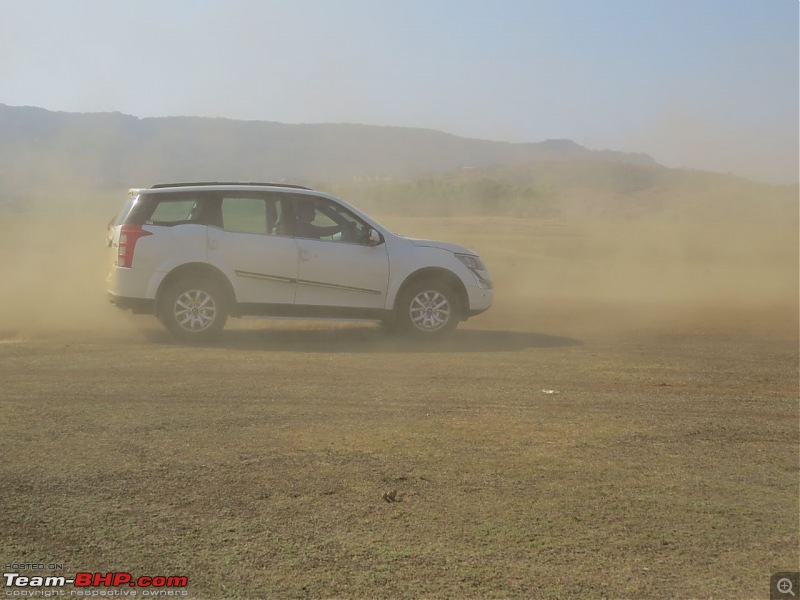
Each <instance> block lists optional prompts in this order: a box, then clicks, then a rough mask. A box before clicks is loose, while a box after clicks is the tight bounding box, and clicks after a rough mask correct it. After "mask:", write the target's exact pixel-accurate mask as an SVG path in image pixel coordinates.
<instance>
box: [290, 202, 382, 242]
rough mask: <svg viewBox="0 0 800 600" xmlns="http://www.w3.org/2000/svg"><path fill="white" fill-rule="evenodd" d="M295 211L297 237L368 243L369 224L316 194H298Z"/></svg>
mask: <svg viewBox="0 0 800 600" xmlns="http://www.w3.org/2000/svg"><path fill="white" fill-rule="evenodd" d="M294 212H295V236H297V237H301V238H308V239H314V240H324V241H329V242H347V243H351V244H363V243H366V235H367V231H368V230H369V227H368V226H367V224H366V223H364V222H363V221H361V219H359V218H358V217H356V216H355V215H353V214H352V213H351V212H350V211H348V210H346V209H345V208H344V207H342V206H339V205H338V204H336V203H335V202H331V201H329V200H327V199H325V198H318V197H315V196H298V197H297V198H296V199H295V201H294Z"/></svg>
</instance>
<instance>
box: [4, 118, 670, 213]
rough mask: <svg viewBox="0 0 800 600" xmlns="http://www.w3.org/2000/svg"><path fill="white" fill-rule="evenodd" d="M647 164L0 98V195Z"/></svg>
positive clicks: (403, 135) (571, 152) (386, 132)
mask: <svg viewBox="0 0 800 600" xmlns="http://www.w3.org/2000/svg"><path fill="white" fill-rule="evenodd" d="M543 160H549V161H553V160H556V161H573V160H581V161H599V162H602V163H624V164H631V165H641V166H648V165H651V166H653V165H655V162H654V161H653V159H652V158H650V157H649V156H646V155H644V154H630V153H622V152H613V151H593V150H588V149H586V148H584V147H582V146H580V145H578V144H576V143H574V142H571V141H569V140H548V141H544V142H540V143H530V144H512V143H504V142H492V141H486V140H476V139H467V138H462V137H458V136H455V135H449V134H446V133H442V132H439V131H433V130H428V129H410V128H403V127H377V126H367V125H353V124H338V125H334V124H320V125H287V124H281V123H272V122H264V121H234V120H229V119H212V118H199V117H165V118H146V119H140V118H137V117H133V116H130V115H124V114H121V113H64V112H51V111H48V110H45V109H42V108H35V107H13V106H6V105H3V104H0V195H1V196H2V198H0V202H2V201H3V198H4V199H5V202H6V203H8V202H13V203H18V202H25V201H26V200H27V199H29V198H31V197H40V196H42V195H43V194H44V195H45V196H47V195H48V194H52V190H54V189H59V188H61V189H64V188H68V189H72V190H76V189H81V190H85V189H91V190H116V189H127V188H128V187H133V186H146V185H150V184H153V183H157V182H168V181H197V180H200V181H209V180H236V181H291V182H317V181H339V182H353V181H362V182H363V181H367V182H368V181H387V180H402V179H408V178H414V177H419V176H422V175H425V174H433V173H438V172H447V171H454V170H457V169H461V168H466V169H469V168H485V167H490V166H495V165H508V164H522V163H529V162H531V161H543Z"/></svg>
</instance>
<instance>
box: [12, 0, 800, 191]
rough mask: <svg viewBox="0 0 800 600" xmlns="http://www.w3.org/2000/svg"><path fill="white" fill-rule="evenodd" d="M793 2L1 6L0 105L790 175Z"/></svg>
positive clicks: (239, 1)
mask: <svg viewBox="0 0 800 600" xmlns="http://www.w3.org/2000/svg"><path fill="white" fill-rule="evenodd" d="M799 87H800V84H799V83H798V0H602V1H601V0H253V1H245V0H72V1H69V0H52V1H44V0H0V103H4V104H10V105H14V106H16V105H33V106H41V107H44V108H47V109H50V110H63V111H79V112H89V111H92V112H94V111H121V112H124V113H128V114H132V115H136V116H139V117H149V116H169V115H197V116H215V117H228V118H232V119H254V120H265V121H280V122H284V123H320V122H337V123H339V122H351V123H367V124H373V125H400V126H409V127H425V128H432V129H439V130H443V131H447V132H449V133H454V134H457V135H462V136H466V137H477V138H485V139H492V140H505V141H525V142H535V141H541V140H544V139H551V138H569V139H572V140H574V141H576V142H578V143H579V144H582V145H584V146H587V147H589V148H593V149H602V148H610V149H614V150H629V151H640V152H646V153H648V154H650V155H652V156H653V157H654V158H655V159H656V160H658V161H659V162H661V163H662V164H665V165H668V166H688V167H695V168H703V169H710V170H715V171H723V172H727V171H730V172H733V173H737V174H741V175H745V176H748V177H752V178H755V179H760V180H767V181H775V182H797V180H798V89H799Z"/></svg>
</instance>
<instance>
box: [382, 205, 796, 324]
mask: <svg viewBox="0 0 800 600" xmlns="http://www.w3.org/2000/svg"><path fill="white" fill-rule="evenodd" d="M385 222H386V224H387V225H389V226H391V227H392V228H393V229H395V230H396V231H400V232H401V233H408V234H412V235H415V236H416V235H419V236H421V237H433V238H436V239H448V240H451V241H454V242H457V243H461V244H463V245H466V246H467V247H470V248H472V249H474V250H476V251H478V252H479V253H480V254H481V256H482V257H483V259H484V262H486V263H487V265H488V268H489V269H490V270H491V272H492V274H493V276H494V279H495V284H496V296H495V303H494V306H493V307H492V309H491V310H489V311H488V312H487V313H485V314H484V315H481V316H479V317H476V318H475V319H474V321H470V322H469V325H468V326H474V327H477V328H492V329H505V330H511V331H514V330H521V331H533V332H540V333H548V334H556V335H571V336H577V337H585V336H591V335H604V336H606V335H609V334H617V333H620V334H636V333H657V334H671V333H674V334H681V335H683V334H704V333H709V334H719V333H744V334H752V335H770V336H780V337H789V338H795V337H796V336H797V333H798V232H797V224H796V218H791V216H790V218H788V219H787V220H786V221H783V222H781V223H776V222H763V223H757V222H750V223H745V222H741V221H734V222H725V221H720V222H716V223H694V222H687V220H685V219H681V218H678V217H663V218H656V219H642V220H624V219H617V220H607V219H592V220H581V219H574V220H550V221H548V220H534V219H512V218H503V217H491V218H450V219H403V218H386V219H385Z"/></svg>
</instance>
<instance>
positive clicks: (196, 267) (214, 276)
mask: <svg viewBox="0 0 800 600" xmlns="http://www.w3.org/2000/svg"><path fill="white" fill-rule="evenodd" d="M189 277H197V278H201V279H210V280H211V281H214V282H215V283H217V284H219V285H220V286H221V287H222V290H223V291H224V292H225V296H226V299H227V301H228V306H229V307H230V308H229V311H228V312H229V313H230V314H231V315H232V316H236V313H237V310H236V293H235V292H234V290H233V285H231V282H230V280H229V279H228V278H227V276H226V275H225V273H223V272H222V271H220V270H219V269H218V268H216V267H214V266H212V265H209V264H208V263H199V262H197V263H185V264H182V265H180V266H178V267H175V268H174V269H172V271H170V272H169V273H168V274H167V276H166V277H164V279H162V280H161V283H160V284H159V286H158V290H157V291H156V298H155V310H156V311H157V310H158V307H159V306H160V302H161V298H162V297H163V295H164V291H165V290H167V289H169V286H171V285H172V284H173V283H175V282H176V281H179V280H181V279H187V278H189Z"/></svg>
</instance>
